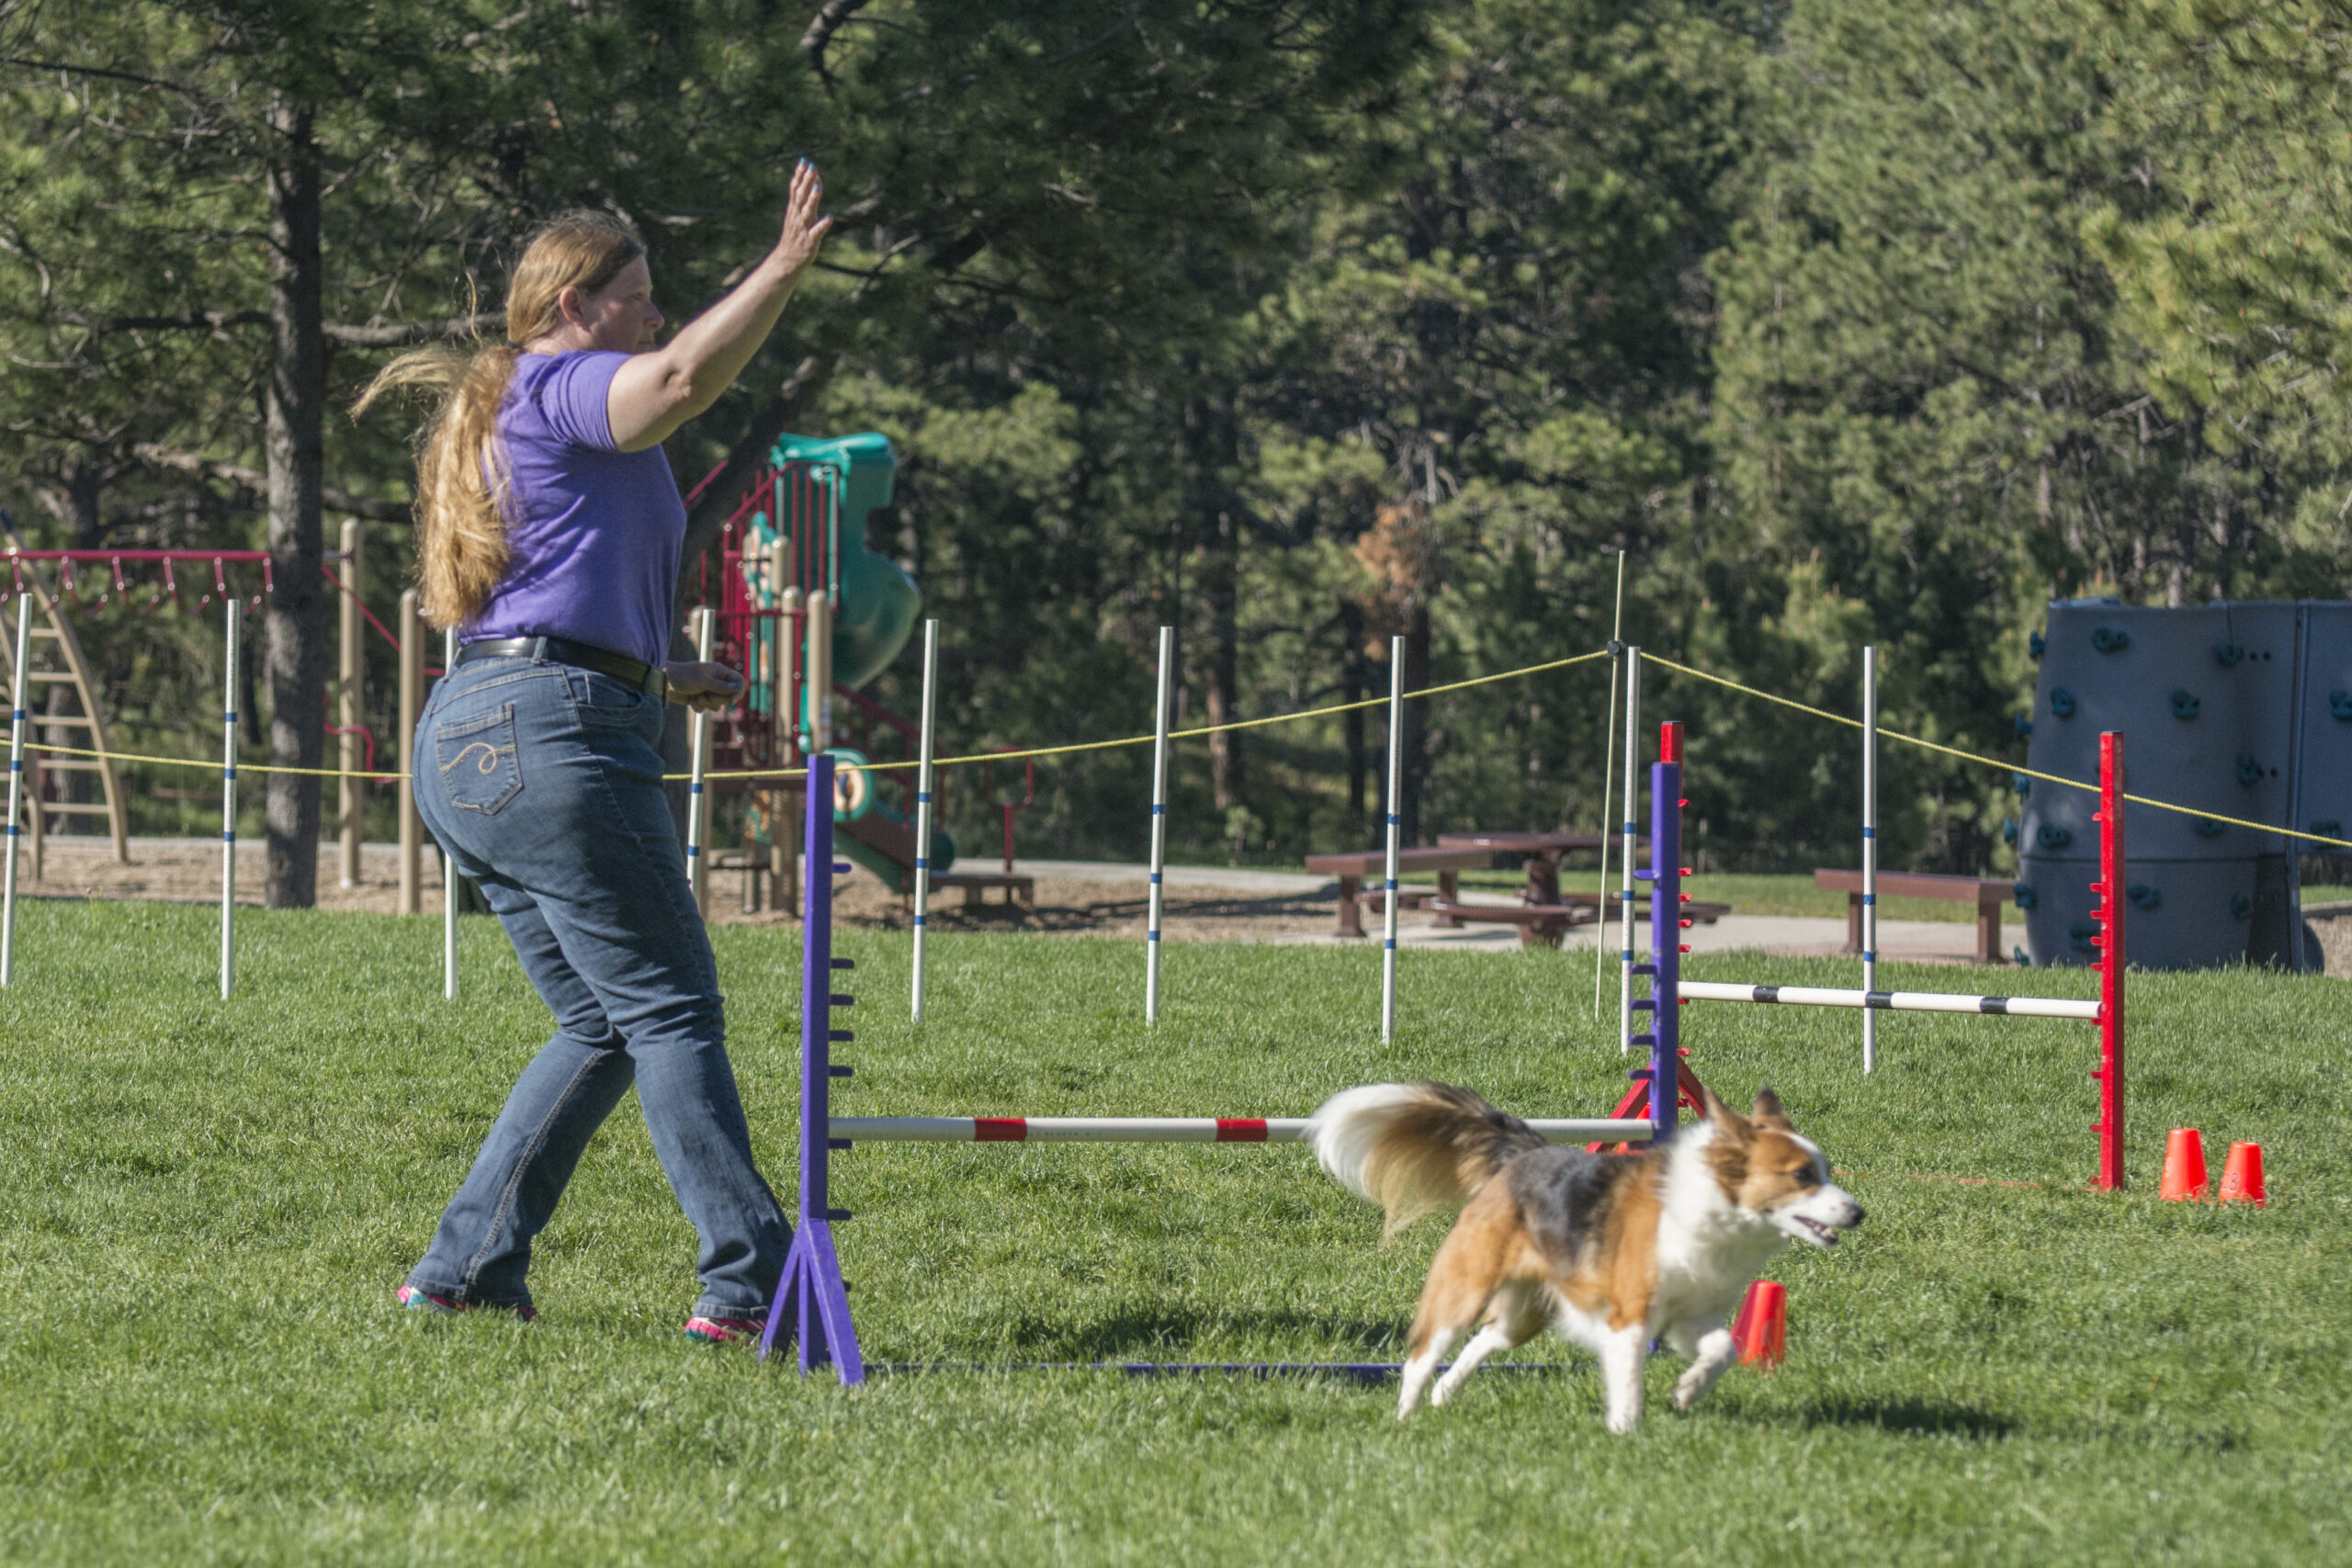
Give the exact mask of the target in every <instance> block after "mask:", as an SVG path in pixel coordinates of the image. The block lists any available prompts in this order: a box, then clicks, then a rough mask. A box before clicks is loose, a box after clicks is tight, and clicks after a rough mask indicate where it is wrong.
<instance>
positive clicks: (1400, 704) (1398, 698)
mask: <svg viewBox="0 0 2352 1568" xmlns="http://www.w3.org/2000/svg"><path fill="white" fill-rule="evenodd" d="M1404 778H1405V639H1404V638H1403V637H1390V638H1389V639H1388V877H1387V888H1386V896H1385V897H1384V898H1383V899H1382V903H1381V908H1382V919H1381V926H1382V928H1383V929H1382V931H1381V936H1382V939H1383V940H1382V945H1381V951H1380V1043H1382V1044H1384V1045H1385V1044H1387V1043H1389V1042H1390V1041H1392V1040H1394V1039H1396V1038H1397V835H1398V833H1399V832H1400V830H1401V829H1400V827H1399V824H1401V823H1402V822H1403V821H1404V818H1402V817H1401V816H1399V815H1398V814H1397V806H1398V804H1399V800H1398V796H1397V791H1398V790H1399V789H1401V788H1402V787H1403V786H1404Z"/></svg>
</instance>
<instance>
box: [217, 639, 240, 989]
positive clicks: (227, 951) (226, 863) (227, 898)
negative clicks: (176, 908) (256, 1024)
mask: <svg viewBox="0 0 2352 1568" xmlns="http://www.w3.org/2000/svg"><path fill="white" fill-rule="evenodd" d="M220 608H221V612H222V614H223V615H224V617H225V618H226V619H227V621H228V623H229V629H228V632H227V636H226V638H225V641H226V646H227V648H228V660H227V664H228V671H227V675H226V678H225V679H223V680H222V682H220V689H221V691H222V693H223V696H222V697H221V700H220V709H221V713H220V999H221V1000H222V1001H227V1000H228V999H229V990H230V987H232V985H233V984H234V983H235V981H236V977H237V971H236V958H237V949H236V938H237V630H238V628H237V601H236V600H235V599H233V598H224V599H223V600H222V603H221V605H220Z"/></svg>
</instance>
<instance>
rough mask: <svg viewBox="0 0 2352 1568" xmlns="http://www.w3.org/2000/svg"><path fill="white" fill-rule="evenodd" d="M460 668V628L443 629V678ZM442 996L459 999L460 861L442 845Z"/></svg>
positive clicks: (447, 999)
mask: <svg viewBox="0 0 2352 1568" xmlns="http://www.w3.org/2000/svg"><path fill="white" fill-rule="evenodd" d="M457 672H458V628H457V627H456V626H448V627H447V628H445V629H444V630H443V631H442V633H441V679H443V680H444V681H446V680H447V679H448V678H449V677H450V676H452V675H455V674H456V673H457ZM441 999H442V1000H443V1001H445V1002H454V1001H456V1000H457V999H458V862H457V859H456V857H455V856H453V855H451V854H450V853H449V848H448V846H447V845H446V844H444V845H443V846H442V847H441Z"/></svg>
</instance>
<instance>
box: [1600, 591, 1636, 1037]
mask: <svg viewBox="0 0 2352 1568" xmlns="http://www.w3.org/2000/svg"><path fill="white" fill-rule="evenodd" d="M1624 637H1625V552H1624V551H1623V550H1619V551H1618V552H1617V618H1616V619H1615V620H1613V621H1611V623H1610V625H1609V649H1610V653H1609V717H1608V719H1607V721H1606V722H1604V723H1603V724H1602V725H1601V727H1600V930H1599V931H1595V932H1594V933H1593V941H1592V1016H1593V1017H1594V1018H1595V1019H1598V1018H1600V970H1601V966H1602V965H1603V964H1606V963H1607V962H1608V953H1607V952H1606V951H1605V950H1606V949H1607V948H1608V946H1609V786H1610V785H1611V784H1614V783H1615V782H1616V781H1615V780H1614V779H1611V777H1610V776H1609V770H1610V768H1611V765H1613V764H1614V763H1615V762H1616V761H1617V750H1616V747H1617V671H1618V670H1619V669H1620V668H1621V667H1622V665H1623V660H1624V655H1623V653H1622V652H1620V651H1619V650H1618V644H1620V643H1621V642H1623V640H1624ZM1633 804H1634V803H1633V802H1632V801H1630V800H1628V801H1627V802H1626V803H1625V807H1626V810H1627V812H1628V813H1629V814H1630V813H1631V811H1632V809H1633ZM1618 913H1619V914H1621V915H1622V914H1623V913H1624V911H1623V910H1622V909H1621V910H1619V911H1618ZM1626 945H1627V946H1628V947H1630V946H1632V945H1633V944H1632V943H1631V942H1628V943H1626Z"/></svg>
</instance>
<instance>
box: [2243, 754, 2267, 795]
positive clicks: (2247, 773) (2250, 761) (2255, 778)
mask: <svg viewBox="0 0 2352 1568" xmlns="http://www.w3.org/2000/svg"><path fill="white" fill-rule="evenodd" d="M2261 782H2262V764H2261V763H2260V762H2257V761H2255V760H2254V755H2253V753H2252V752H2249V751H2241V752H2239V753H2238V783H2240V784H2244V785H2245V787H2246V788H2248V789H2252V788H2253V787H2254V786H2255V785H2256V784H2260V783H2261Z"/></svg>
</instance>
